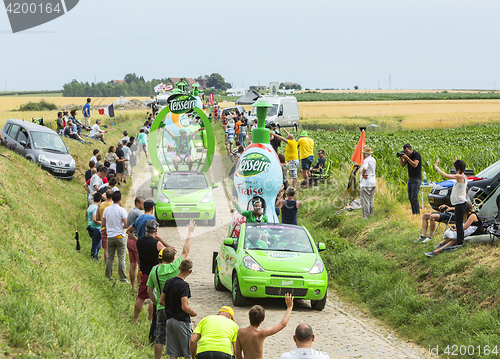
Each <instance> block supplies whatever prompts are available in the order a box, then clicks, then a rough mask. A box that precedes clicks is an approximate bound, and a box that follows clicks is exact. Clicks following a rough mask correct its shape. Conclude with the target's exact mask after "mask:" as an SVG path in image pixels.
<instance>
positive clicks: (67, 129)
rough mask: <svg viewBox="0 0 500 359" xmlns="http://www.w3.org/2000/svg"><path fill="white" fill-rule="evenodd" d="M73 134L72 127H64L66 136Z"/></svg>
mask: <svg viewBox="0 0 500 359" xmlns="http://www.w3.org/2000/svg"><path fill="white" fill-rule="evenodd" d="M70 134H71V128H69V127H67V126H66V127H64V136H69V135H70Z"/></svg>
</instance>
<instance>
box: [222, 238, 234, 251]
mask: <svg viewBox="0 0 500 359" xmlns="http://www.w3.org/2000/svg"><path fill="white" fill-rule="evenodd" d="M224 245H225V246H228V247H231V248H233V249H234V250H236V243H235V242H234V239H233V238H226V239H224Z"/></svg>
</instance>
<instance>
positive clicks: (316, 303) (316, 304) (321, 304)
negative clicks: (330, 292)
mask: <svg viewBox="0 0 500 359" xmlns="http://www.w3.org/2000/svg"><path fill="white" fill-rule="evenodd" d="M325 305H326V293H325V296H324V297H323V299H321V300H311V308H312V309H314V310H323V309H325Z"/></svg>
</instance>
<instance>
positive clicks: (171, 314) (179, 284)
mask: <svg viewBox="0 0 500 359" xmlns="http://www.w3.org/2000/svg"><path fill="white" fill-rule="evenodd" d="M139 260H140V259H139ZM163 293H165V314H167V319H170V318H174V319H177V320H179V321H181V322H186V323H191V316H190V315H189V314H187V313H186V312H185V311H183V310H182V303H181V298H183V297H188V298H191V290H190V289H189V284H188V283H187V282H186V281H185V280H184V279H182V278H179V277H173V278H170V279H169V280H167V281H166V282H165V287H163Z"/></svg>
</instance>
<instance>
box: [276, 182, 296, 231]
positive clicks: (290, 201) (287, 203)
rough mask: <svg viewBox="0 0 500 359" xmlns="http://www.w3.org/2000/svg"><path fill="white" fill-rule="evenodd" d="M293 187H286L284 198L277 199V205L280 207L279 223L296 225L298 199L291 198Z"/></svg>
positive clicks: (293, 191)
mask: <svg viewBox="0 0 500 359" xmlns="http://www.w3.org/2000/svg"><path fill="white" fill-rule="evenodd" d="M293 196H295V188H293V187H288V189H287V190H286V199H284V200H283V199H280V200H278V204H277V206H278V207H280V208H281V223H284V224H294V225H297V211H298V209H299V207H300V201H297V200H295V199H294V198H293Z"/></svg>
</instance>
